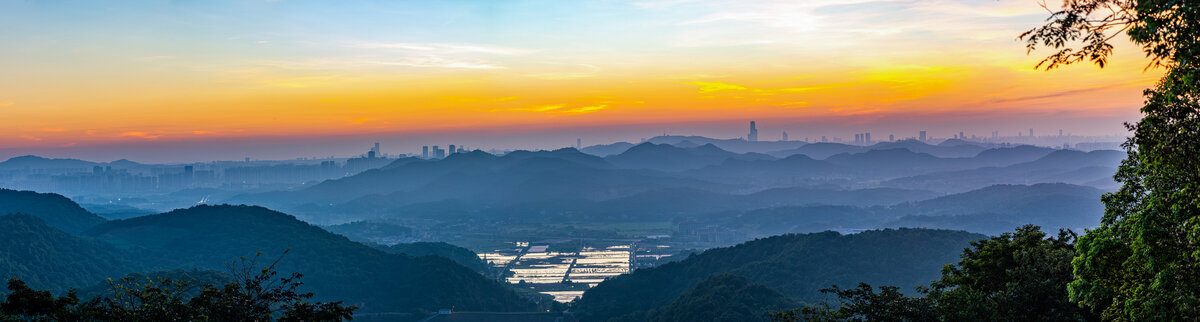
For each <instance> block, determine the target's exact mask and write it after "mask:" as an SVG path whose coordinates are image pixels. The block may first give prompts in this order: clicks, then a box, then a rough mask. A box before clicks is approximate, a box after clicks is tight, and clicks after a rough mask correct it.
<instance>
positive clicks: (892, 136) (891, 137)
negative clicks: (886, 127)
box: [888, 134, 896, 142]
mask: <svg viewBox="0 0 1200 322" xmlns="http://www.w3.org/2000/svg"><path fill="white" fill-rule="evenodd" d="M888 142H896V135H895V134H888Z"/></svg>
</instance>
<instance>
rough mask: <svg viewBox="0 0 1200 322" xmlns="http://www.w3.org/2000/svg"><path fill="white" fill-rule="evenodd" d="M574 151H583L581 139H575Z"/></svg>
mask: <svg viewBox="0 0 1200 322" xmlns="http://www.w3.org/2000/svg"><path fill="white" fill-rule="evenodd" d="M575 149H576V150H580V149H583V139H582V138H577V139H575Z"/></svg>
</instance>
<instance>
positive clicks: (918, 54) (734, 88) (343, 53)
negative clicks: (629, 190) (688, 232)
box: [0, 0, 1161, 161]
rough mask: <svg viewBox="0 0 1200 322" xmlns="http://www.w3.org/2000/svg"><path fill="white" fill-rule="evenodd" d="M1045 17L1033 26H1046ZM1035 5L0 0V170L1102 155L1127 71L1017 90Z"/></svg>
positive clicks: (1124, 116) (1134, 93) (1088, 69)
mask: <svg viewBox="0 0 1200 322" xmlns="http://www.w3.org/2000/svg"><path fill="white" fill-rule="evenodd" d="M1050 5H1051V7H1053V6H1054V4H1053V3H1051V4H1050ZM1047 16H1048V14H1047V13H1046V11H1045V9H1043V8H1041V7H1040V6H1039V5H1038V3H1037V1H1036V0H933V1H890V0H883V1H866V0H807V1H775V0H758V1H737V0H728V1H725V0H643V1H612V0H601V1H353V0H346V1H296V0H271V1H266V0H258V1H252V0H243V1H221V0H213V1H66V0H44V1H34V0H30V1H19V0H0V157H11V156H15V155H24V154H40V155H47V156H56V157H80V158H87V159H92V160H99V161H107V160H112V159H119V158H129V159H133V160H142V161H187V160H197V161H199V160H217V159H241V157H243V156H244V157H252V158H256V159H260V158H261V159H270V158H276V159H288V158H294V157H323V156H330V155H336V156H348V155H356V154H359V153H362V152H364V151H366V149H367V148H368V147H369V145H370V144H371V143H372V142H382V143H383V145H384V147H385V148H384V150H385V152H386V151H389V148H390V149H391V150H390V151H391V152H392V153H415V152H418V151H419V149H420V146H421V145H446V144H459V145H466V146H468V147H478V148H484V149H488V148H498V149H513V148H519V149H535V148H554V147H563V146H569V145H573V144H574V143H575V140H576V138H580V139H582V140H583V141H584V144H585V145H590V144H602V143H610V142H614V141H636V140H638V139H640V138H647V137H652V136H654V135H660V134H662V133H668V134H692V135H705V136H711V137H722V138H725V137H738V136H744V135H745V133H746V131H747V123H748V122H749V121H751V120H754V121H757V122H758V124H759V129H760V133H761V134H760V137H761V138H762V139H764V140H774V139H778V137H779V136H780V134H781V132H783V131H787V132H788V133H789V136H790V137H791V138H792V139H803V138H805V137H813V138H816V137H819V136H822V135H826V136H830V137H833V136H839V137H852V136H853V133H859V132H873V133H876V134H875V137H886V135H887V134H895V135H896V136H897V137H908V136H915V133H916V131H918V130H929V131H930V132H931V135H934V136H942V137H946V136H950V135H951V134H950V133H957V132H959V131H965V132H966V133H969V134H977V135H981V136H987V135H990V133H991V132H992V131H1000V133H1001V135H1016V133H1017V132H1019V131H1026V130H1027V129H1028V128H1031V127H1032V128H1037V129H1044V131H1040V132H1039V133H1051V132H1053V133H1057V130H1058V129H1063V130H1064V131H1065V132H1067V133H1074V134H1078V135H1112V134H1121V133H1124V132H1123V131H1124V130H1123V127H1122V126H1121V123H1122V122H1126V121H1134V120H1136V119H1138V118H1139V117H1140V115H1139V113H1138V107H1139V106H1140V105H1141V103H1142V96H1141V92H1142V89H1144V88H1146V87H1148V86H1151V85H1152V84H1153V83H1154V81H1155V80H1157V79H1158V77H1159V76H1160V75H1161V71H1160V70H1145V67H1146V63H1147V61H1146V59H1145V58H1144V56H1143V54H1142V53H1141V51H1140V49H1139V48H1138V47H1137V46H1135V45H1132V44H1129V43H1127V42H1126V41H1125V40H1124V39H1123V38H1118V39H1117V40H1116V41H1117V49H1116V53H1115V57H1113V59H1112V60H1111V61H1110V64H1109V66H1107V67H1106V68H1103V69H1101V68H1097V67H1095V66H1093V65H1090V64H1078V65H1073V66H1068V67H1066V68H1061V69H1056V70H1053V71H1040V70H1036V69H1034V66H1035V65H1036V64H1037V62H1038V61H1039V60H1040V59H1041V58H1042V57H1044V56H1045V55H1048V54H1049V53H1050V51H1048V50H1040V51H1034V52H1032V53H1028V54H1027V53H1026V50H1025V48H1024V44H1023V43H1022V42H1020V41H1019V40H1017V35H1019V34H1020V33H1021V32H1022V31H1024V30H1027V29H1029V28H1032V27H1035V26H1037V25H1039V24H1040V23H1042V22H1043V20H1044V19H1045V18H1046V17H1047Z"/></svg>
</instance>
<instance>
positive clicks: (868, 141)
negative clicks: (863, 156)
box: [863, 132, 871, 144]
mask: <svg viewBox="0 0 1200 322" xmlns="http://www.w3.org/2000/svg"><path fill="white" fill-rule="evenodd" d="M863 144H871V132H867V133H863Z"/></svg>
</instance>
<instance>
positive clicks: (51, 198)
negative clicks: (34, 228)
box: [0, 189, 104, 234]
mask: <svg viewBox="0 0 1200 322" xmlns="http://www.w3.org/2000/svg"><path fill="white" fill-rule="evenodd" d="M12 213H24V214H29V215H32V216H34V217H38V218H41V219H42V221H44V222H45V223H46V224H48V225H50V226H52V227H54V228H58V229H59V230H62V231H65V232H68V233H72V234H78V233H80V232H83V231H84V230H87V229H88V228H91V227H92V226H95V225H96V224H99V223H102V222H104V218H101V217H100V216H97V215H95V214H93V213H90V212H88V211H87V210H84V209H83V207H80V206H79V204H76V203H75V202H74V201H71V199H67V197H63V196H62V195H59V194H56V193H37V192H33V191H17V190H10V189H0V215H6V214H12Z"/></svg>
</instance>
